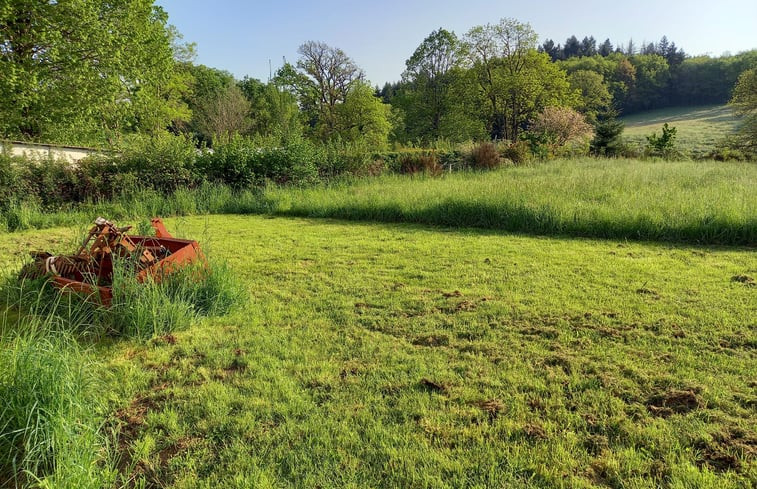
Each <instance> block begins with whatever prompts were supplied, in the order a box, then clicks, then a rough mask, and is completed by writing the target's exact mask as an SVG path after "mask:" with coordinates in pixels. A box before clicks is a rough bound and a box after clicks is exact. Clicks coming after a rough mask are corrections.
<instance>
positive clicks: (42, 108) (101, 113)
mask: <svg viewBox="0 0 757 489" xmlns="http://www.w3.org/2000/svg"><path fill="white" fill-rule="evenodd" d="M166 21H167V15H166V13H165V12H164V11H163V10H162V9H161V8H160V7H157V6H154V5H153V1H152V0H109V1H104V0H92V1H76V0H58V1H55V2H53V1H50V2H47V1H45V2H40V1H38V0H13V1H11V2H8V1H5V2H2V3H0V36H2V37H0V73H2V76H0V120H1V121H2V122H0V126H1V127H0V130H2V133H3V135H4V136H5V137H23V138H32V139H40V138H46V137H48V136H49V135H50V134H54V133H56V132H57V133H59V134H63V133H65V128H75V129H76V131H71V132H70V134H75V132H79V133H82V134H83V133H89V134H97V135H99V136H100V137H102V136H103V135H104V134H106V133H109V134H111V135H113V134H115V133H119V132H121V131H124V130H132V131H155V130H160V129H163V128H165V127H167V126H168V125H169V124H170V123H171V122H172V121H173V120H176V119H188V117H189V115H190V114H189V111H188V109H187V107H186V105H185V104H183V103H182V101H181V95H182V93H183V92H184V91H185V90H186V88H187V79H185V78H182V77H181V76H179V75H178V73H177V71H176V70H175V61H174V58H173V56H174V50H173V46H172V41H173V40H174V34H175V33H174V32H173V31H172V30H171V29H169V28H168V26H167V24H166ZM70 137H71V138H74V139H75V137H74V136H70ZM93 137H95V136H93ZM69 140H71V139H69Z"/></svg>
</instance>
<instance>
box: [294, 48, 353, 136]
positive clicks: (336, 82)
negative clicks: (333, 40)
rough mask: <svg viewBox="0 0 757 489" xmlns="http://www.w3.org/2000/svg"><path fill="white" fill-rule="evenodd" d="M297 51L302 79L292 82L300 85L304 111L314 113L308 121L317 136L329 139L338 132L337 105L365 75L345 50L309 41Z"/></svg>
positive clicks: (342, 101)
mask: <svg viewBox="0 0 757 489" xmlns="http://www.w3.org/2000/svg"><path fill="white" fill-rule="evenodd" d="M298 52H299V54H300V59H299V61H297V67H298V68H299V69H300V70H301V72H302V74H303V75H304V77H300V78H299V79H298V80H297V81H296V82H295V83H299V84H300V87H299V90H300V95H301V97H302V98H303V99H304V100H303V106H304V108H305V109H306V110H307V109H310V110H312V111H314V112H315V113H314V114H312V115H311V120H312V121H313V122H314V123H315V125H316V127H315V128H314V129H315V131H316V133H317V134H318V135H319V136H320V137H322V138H323V139H328V138H330V137H331V136H333V135H334V134H335V133H336V132H337V118H338V116H337V106H338V105H339V104H342V103H344V101H345V100H346V99H347V94H348V93H349V91H350V89H351V88H352V87H353V85H355V84H356V83H358V82H360V81H362V80H363V78H364V77H365V76H364V74H363V71H362V70H361V69H360V68H358V66H357V65H356V64H355V62H354V61H352V59H351V58H350V57H349V56H347V55H346V54H345V52H344V51H342V50H341V49H339V48H334V47H331V46H329V45H328V44H326V43H323V42H316V41H308V42H306V43H305V44H303V45H301V46H300V48H299V50H298Z"/></svg>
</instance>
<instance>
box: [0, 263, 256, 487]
mask: <svg viewBox="0 0 757 489" xmlns="http://www.w3.org/2000/svg"><path fill="white" fill-rule="evenodd" d="M161 278H162V280H156V279H154V278H149V279H148V280H146V281H145V282H143V283H139V282H138V281H137V279H136V275H135V274H134V273H133V270H132V269H131V267H130V265H129V263H128V262H126V261H124V260H120V261H117V262H116V263H115V264H114V277H113V284H112V285H113V302H112V304H111V306H110V307H104V306H103V305H101V304H100V303H99V302H98V300H97V298H98V297H96V296H81V295H76V294H73V293H66V292H63V293H62V292H61V291H59V290H58V289H56V288H54V287H53V286H52V284H51V283H50V282H49V281H48V280H46V279H38V280H26V281H20V282H19V281H18V280H17V278H16V274H15V273H9V274H8V275H7V276H6V277H5V279H4V281H3V284H2V286H0V311H2V312H1V313H0V347H1V348H0V487H5V486H6V485H9V486H10V487H27V486H34V485H36V484H37V483H43V485H45V486H49V487H56V488H69V487H70V488H88V487H92V488H95V487H108V486H112V485H113V483H114V481H115V479H116V474H117V473H116V471H115V469H114V466H115V463H114V462H113V454H112V453H110V452H109V448H108V443H107V442H108V436H107V435H106V434H105V433H104V429H103V420H102V417H101V416H102V406H101V405H100V404H99V403H98V401H97V395H96V393H97V392H98V387H97V383H98V382H97V380H96V377H95V371H96V370H97V367H96V366H95V365H93V362H92V361H91V360H90V359H89V357H88V355H87V354H86V352H84V351H82V349H81V347H80V346H79V344H78V343H77V337H82V336H83V337H87V336H91V337H94V338H99V337H101V336H103V335H104V334H115V335H119V336H126V337H135V338H140V339H145V338H149V337H152V336H154V335H159V334H165V333H168V332H170V331H174V330H177V329H180V328H183V327H186V326H187V325H189V324H190V323H192V322H193V321H195V320H196V319H197V318H199V317H203V316H215V315H222V314H225V313H226V312H228V311H230V310H231V309H232V308H233V307H235V306H236V305H237V304H239V303H241V301H242V299H243V298H244V294H245V289H244V288H243V287H242V286H241V285H240V284H239V282H238V281H237V280H236V279H235V277H234V276H233V275H232V273H231V270H230V269H229V268H228V267H227V266H226V265H223V264H212V263H211V264H206V263H195V264H192V265H190V266H187V267H185V268H182V269H180V270H176V271H175V272H174V273H172V274H169V275H165V276H163V277H161Z"/></svg>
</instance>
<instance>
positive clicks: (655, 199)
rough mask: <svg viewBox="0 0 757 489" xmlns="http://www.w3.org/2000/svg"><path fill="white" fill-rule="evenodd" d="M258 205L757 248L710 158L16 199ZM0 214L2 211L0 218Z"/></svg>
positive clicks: (97, 210) (739, 189) (141, 208)
mask: <svg viewBox="0 0 757 489" xmlns="http://www.w3.org/2000/svg"><path fill="white" fill-rule="evenodd" d="M206 213H208V214H265V215H276V216H290V217H294V216H296V217H332V218H339V219H349V220H358V221H369V222H411V223H418V224H431V225H440V226H451V227H478V228H486V229H494V230H499V231H510V232H519V233H528V234H536V235H555V236H580V237H595V238H612V239H630V240H655V241H668V242H689V243H698V244H727V245H757V165H755V164H753V163H736V162H715V161H679V162H672V161H640V160H626V159H617V160H614V159H590V158H586V159H578V160H556V161H549V162H544V163H539V164H534V165H531V166H525V167H507V168H501V169H498V170H496V171H490V172H459V173H446V174H444V175H442V176H440V177H427V176H415V177H411V176H407V175H386V176H381V177H373V178H365V179H359V180H355V181H350V182H342V183H332V184H328V185H326V184H324V185H320V186H315V187H308V188H297V187H284V188H281V187H275V186H272V187H268V188H265V189H262V190H260V191H245V192H241V193H232V192H231V191H230V190H229V189H228V188H224V187H216V186H207V187H201V188H199V189H194V190H181V191H179V192H177V193H176V194H174V195H172V196H169V197H164V196H162V195H159V194H157V193H154V192H142V193H136V194H135V195H131V196H126V197H124V198H122V199H119V200H118V201H116V202H114V203H100V204H86V205H82V206H80V207H78V208H77V209H76V210H75V211H74V212H71V211H70V210H66V211H62V212H51V211H44V210H40V209H37V208H26V207H22V208H20V209H18V210H13V211H10V212H9V213H8V214H7V215H6V216H5V220H6V221H7V222H11V221H12V222H14V223H17V225H16V227H15V228H14V229H18V228H21V229H23V228H34V227H38V228H44V227H51V226H55V225H58V226H60V225H63V224H66V225H70V224H77V225H80V226H83V225H86V223H88V222H90V221H91V220H92V219H93V218H94V216H97V215H103V216H108V217H110V218H112V219H117V220H123V219H128V220H130V221H132V222H134V221H141V220H143V219H145V218H149V217H151V216H155V215H160V216H172V215H174V216H175V215H192V214H206ZM0 217H1V216H0ZM0 225H2V219H0Z"/></svg>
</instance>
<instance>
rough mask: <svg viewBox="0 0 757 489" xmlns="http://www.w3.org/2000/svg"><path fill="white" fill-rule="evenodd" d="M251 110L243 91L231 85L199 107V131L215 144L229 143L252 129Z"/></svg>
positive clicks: (204, 101)
mask: <svg viewBox="0 0 757 489" xmlns="http://www.w3.org/2000/svg"><path fill="white" fill-rule="evenodd" d="M250 109H251V106H250V102H249V101H248V100H247V99H246V98H245V96H244V94H243V93H242V90H240V88H239V87H238V86H237V85H236V84H231V85H229V86H227V87H226V88H225V89H223V90H222V91H220V92H218V93H217V94H215V95H214V96H213V97H212V98H208V99H206V100H203V101H202V103H201V104H200V105H199V107H198V112H199V115H200V117H199V118H198V123H199V129H200V131H201V132H202V134H204V135H206V136H207V137H209V139H211V141H212V142H213V143H217V142H223V141H228V140H229V139H230V138H231V137H232V136H234V135H237V134H242V133H244V132H246V131H247V129H248V128H249V127H250Z"/></svg>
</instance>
